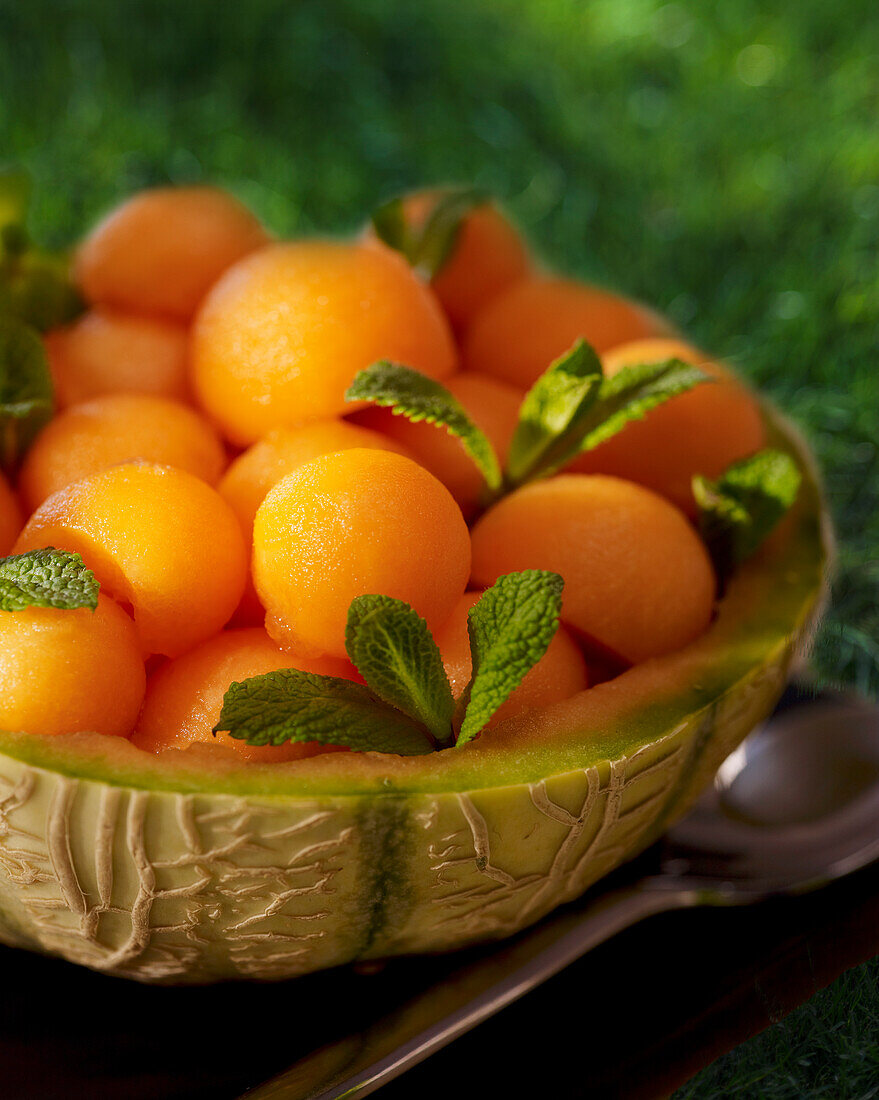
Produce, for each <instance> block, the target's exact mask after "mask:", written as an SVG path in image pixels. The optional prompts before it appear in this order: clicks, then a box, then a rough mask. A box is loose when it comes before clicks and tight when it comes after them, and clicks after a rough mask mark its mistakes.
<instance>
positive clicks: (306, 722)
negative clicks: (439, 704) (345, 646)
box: [214, 668, 434, 756]
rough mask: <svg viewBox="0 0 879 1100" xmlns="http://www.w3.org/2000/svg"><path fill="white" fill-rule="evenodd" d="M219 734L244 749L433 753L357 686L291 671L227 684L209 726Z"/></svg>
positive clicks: (411, 727) (413, 729) (408, 725)
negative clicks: (300, 746) (291, 745)
mask: <svg viewBox="0 0 879 1100" xmlns="http://www.w3.org/2000/svg"><path fill="white" fill-rule="evenodd" d="M219 730H228V731H229V733H230V735H231V736H232V737H235V738H237V739H238V740H239V741H246V742H247V743H248V745H283V744H284V743H285V742H287V741H317V742H318V743H319V744H321V745H344V746H346V747H347V748H349V749H354V750H355V751H357V752H390V753H396V754H397V755H398V756H418V755H420V754H422V753H428V752H433V748H434V746H433V742H432V741H431V739H430V738H429V737H428V735H427V734H426V733H425V732H424V730H422V729H420V728H419V727H418V726H417V725H415V723H414V722H412V721H410V719H408V718H407V717H406V716H405V715H403V714H401V713H400V712H399V711H398V710H395V709H394V708H393V707H389V706H387V704H385V703H383V702H382V701H381V700H380V699H376V697H375V696H374V695H373V694H372V692H371V691H370V690H369V689H368V688H366V687H364V686H363V685H362V684H355V683H354V682H353V681H351V680H343V679H340V678H338V677H336V676H318V675H317V674H315V673H313V672H302V671H300V670H299V669H296V668H284V669H279V670H278V671H277V672H267V673H266V674H265V675H264V676H254V677H252V678H251V679H249V680H244V681H243V682H242V683H233V684H231V685H230V686H229V689H228V691H227V692H226V694H225V696H224V698H223V709H222V711H221V712H220V720H219V722H218V723H217V724H216V726H215V727H214V732H215V733H216V732H217V731H219Z"/></svg>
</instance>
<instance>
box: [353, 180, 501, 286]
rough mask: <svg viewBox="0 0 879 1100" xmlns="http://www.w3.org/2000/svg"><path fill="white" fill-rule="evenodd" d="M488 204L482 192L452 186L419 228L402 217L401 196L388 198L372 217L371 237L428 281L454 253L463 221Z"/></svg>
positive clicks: (440, 196)
mask: <svg viewBox="0 0 879 1100" xmlns="http://www.w3.org/2000/svg"><path fill="white" fill-rule="evenodd" d="M487 201H488V195H487V194H486V192H484V191H479V190H476V189H475V188H472V187H453V188H447V189H445V190H444V191H442V192H441V193H440V195H439V197H438V198H437V200H436V202H435V203H434V205H433V207H432V208H431V210H430V213H429V214H428V215H427V217H426V218H425V220H424V223H423V224H422V225H413V224H412V222H411V220H410V219H409V218H408V217H407V215H406V202H405V197H404V196H398V197H397V198H394V199H390V200H388V202H384V203H382V204H381V206H378V207H377V208H376V209H375V210H374V211H373V214H372V219H371V220H372V227H373V230H374V231H375V235H376V236H377V237H378V238H379V239H380V240H382V241H384V243H385V244H386V245H388V246H389V247H391V248H393V249H396V251H397V252H401V253H402V254H403V255H404V256H405V257H406V259H407V260H408V262H409V263H410V264H411V265H412V267H413V268H415V270H416V271H417V272H418V274H419V275H420V276H421V277H422V278H423V279H425V280H427V281H429V280H430V279H432V278H433V277H434V276H435V275H437V274H438V273H439V272H440V271H441V270H442V268H443V266H444V264H445V263H446V261H447V260H448V258H449V257H450V256H451V254H452V252H454V250H455V244H456V242H457V240H458V234H459V233H460V232H461V226H462V225H463V222H464V219H465V218H466V217H467V215H468V214H469V213H470V211H471V210H474V209H475V208H476V207H477V206H482V205H483V204H484V203H486V202H487Z"/></svg>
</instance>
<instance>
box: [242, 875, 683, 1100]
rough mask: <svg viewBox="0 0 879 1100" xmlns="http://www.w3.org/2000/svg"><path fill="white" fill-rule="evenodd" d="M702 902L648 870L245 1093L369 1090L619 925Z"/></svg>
mask: <svg viewBox="0 0 879 1100" xmlns="http://www.w3.org/2000/svg"><path fill="white" fill-rule="evenodd" d="M702 900H703V898H702V897H701V896H700V893H699V892H698V891H694V890H689V889H687V888H686V887H683V886H682V888H681V889H675V888H672V887H671V886H670V884H669V883H668V882H667V881H665V880H660V879H659V878H656V877H653V878H647V879H643V880H641V881H639V882H636V883H635V884H634V885H632V886H628V887H625V888H621V889H618V890H615V891H613V892H612V893H609V894H605V895H602V896H601V897H600V898H597V899H596V900H595V901H594V902H592V903H591V904H590V905H589V906H588V907H587V908H585V909H583V908H580V909H578V910H571V911H563V912H561V913H560V914H558V915H557V916H556V917H554V918H552V919H550V920H549V921H543V922H541V923H540V924H539V925H537V926H536V927H535V928H533V929H532V930H531V931H529V932H525V933H523V934H521V935H520V936H518V937H517V938H516V939H514V940H513V941H512V942H508V943H505V944H504V945H503V946H500V947H498V948H496V949H495V950H493V951H492V952H491V953H490V954H487V955H483V957H482V958H480V959H479V960H478V961H477V962H475V963H471V964H470V965H467V966H464V967H459V968H458V969H457V970H454V971H452V972H451V973H450V974H449V976H448V977H447V978H445V979H443V980H442V981H441V982H438V983H436V984H435V985H432V986H430V987H429V988H428V989H426V990H424V991H423V992H422V993H419V994H418V995H417V996H416V997H414V998H413V999H412V1000H410V1001H408V1002H407V1003H406V1004H404V1005H403V1006H402V1007H401V1008H399V1009H396V1010H395V1011H394V1012H392V1013H390V1014H389V1015H387V1016H385V1017H384V1018H383V1019H380V1020H377V1021H376V1022H375V1023H374V1024H372V1025H371V1026H370V1027H369V1028H367V1029H366V1030H365V1031H363V1032H360V1033H358V1034H355V1035H350V1036H347V1037H346V1038H344V1039H341V1040H338V1041H336V1042H334V1043H331V1044H330V1045H328V1046H325V1047H322V1048H320V1049H319V1050H317V1051H314V1052H313V1053H312V1054H309V1055H307V1056H306V1057H305V1058H303V1059H302V1060H301V1061H299V1062H297V1063H296V1064H295V1065H294V1066H292V1067H291V1068H290V1069H288V1070H285V1071H284V1072H283V1073H281V1074H280V1075H279V1076H278V1077H275V1078H274V1079H273V1080H271V1081H268V1082H267V1083H266V1084H264V1085H260V1086H258V1087H257V1088H256V1089H253V1090H251V1091H249V1092H248V1093H247V1094H246V1097H247V1100H334V1098H338V1097H342V1096H344V1097H345V1098H346V1100H348V1098H350V1097H358V1098H359V1097H363V1096H368V1095H369V1094H370V1093H372V1092H374V1091H375V1090H376V1089H378V1088H380V1087H381V1086H382V1085H384V1084H387V1082H388V1081H391V1080H392V1079H393V1078H395V1077H397V1076H399V1075H400V1074H401V1073H403V1072H404V1071H405V1070H406V1069H409V1068H410V1067H411V1066H414V1065H416V1064H417V1063H418V1062H421V1061H423V1060H424V1059H425V1058H427V1057H428V1056H429V1055H430V1054H432V1053H433V1052H434V1051H437V1050H440V1049H441V1048H442V1047H444V1046H446V1045H447V1044H448V1043H450V1042H451V1041H452V1040H453V1039H455V1038H457V1037H458V1036H459V1035H462V1034H463V1033H464V1032H466V1031H469V1030H471V1028H474V1027H476V1025H477V1024H480V1023H482V1021H483V1020H486V1019H488V1017H489V1016H493V1015H494V1014H495V1013H496V1012H499V1011H500V1010H501V1009H502V1008H504V1007H505V1006H506V1005H508V1004H510V1003H512V1002H513V1001H515V1000H517V999H518V998H519V997H521V996H523V995H524V994H525V993H527V992H528V991H529V990H531V989H533V988H534V987H535V986H537V985H540V983H541V982H544V981H546V980H547V979H548V978H551V977H552V976H553V975H554V974H557V973H558V972H559V971H560V970H562V969H563V968H564V967H565V966H567V965H568V964H569V963H571V962H573V961H574V960H575V959H578V958H580V957H581V956H582V955H584V954H586V952H587V951H590V950H591V949H592V948H593V947H596V946H597V945H598V944H600V943H602V942H604V941H605V940H607V939H610V938H611V937H612V936H615V935H616V934H617V933H618V932H621V931H622V930H623V929H625V928H629V927H630V926H631V925H633V924H637V923H638V921H641V920H644V919H645V918H646V917H649V916H652V915H653V914H655V913H661V912H666V911H669V910H672V909H681V908H688V907H690V906H692V905H698V904H700V903H701V901H702Z"/></svg>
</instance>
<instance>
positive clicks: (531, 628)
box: [457, 569, 565, 745]
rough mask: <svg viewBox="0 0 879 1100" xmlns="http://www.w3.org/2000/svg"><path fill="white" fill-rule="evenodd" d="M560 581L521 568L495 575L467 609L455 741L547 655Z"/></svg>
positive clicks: (468, 734) (470, 734) (467, 735)
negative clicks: (468, 666)
mask: <svg viewBox="0 0 879 1100" xmlns="http://www.w3.org/2000/svg"><path fill="white" fill-rule="evenodd" d="M564 583H565V582H564V581H563V580H562V578H561V577H560V576H559V575H558V573H549V572H547V571H545V570H542V569H526V570H524V571H523V572H521V573H507V574H506V575H505V576H502V577H499V578H498V579H497V580H496V581H495V583H494V584H493V585H492V586H491V588H489V589H487V591H485V592H483V594H482V596H481V597H480V599H479V601H478V602H477V603H475V604H474V605H473V607H471V608H470V614H469V615H468V617H467V628H468V630H469V633H470V652H471V655H472V659H473V673H472V676H471V678H470V683H469V685H468V686H467V688H466V689H465V691H464V694H463V696H462V699H461V703H460V704H459V706H461V707H462V708H464V721H463V723H462V724H461V730H460V732H459V734H458V740H457V744H458V745H463V744H466V743H467V742H468V741H471V740H472V739H473V738H474V737H475V736H476V735H477V734H478V733H479V731H480V730H482V729H483V728H484V727H485V725H486V723H487V722H488V721H489V720H490V719H491V716H492V715H493V714H494V712H495V711H496V710H497V709H498V707H500V706H501V705H502V704H503V703H505V702H506V701H507V699H508V698H509V697H510V695H511V694H512V693H513V692H514V691H515V690H516V688H517V687H518V686H519V684H520V683H521V682H522V680H523V679H524V677H525V675H526V674H527V673H528V672H529V671H530V670H531V669H532V668H533V667H534V665H536V664H537V662H538V661H539V660H540V659H541V657H542V656H543V655H544V653H546V650H547V647H548V646H549V643H550V642H551V641H552V639H553V636H554V635H555V632H556V630H557V629H558V625H559V614H560V612H561V608H562V589H563V588H564Z"/></svg>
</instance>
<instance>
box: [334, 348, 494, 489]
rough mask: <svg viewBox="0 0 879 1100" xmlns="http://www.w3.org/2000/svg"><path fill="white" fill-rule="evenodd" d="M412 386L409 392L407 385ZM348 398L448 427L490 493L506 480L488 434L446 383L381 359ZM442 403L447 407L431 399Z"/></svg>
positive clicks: (358, 378) (361, 377)
mask: <svg viewBox="0 0 879 1100" xmlns="http://www.w3.org/2000/svg"><path fill="white" fill-rule="evenodd" d="M406 386H409V387H410V388H409V389H408V391H407V390H406V389H405V388H404V387H406ZM345 400H346V401H367V402H370V403H371V404H373V405H378V406H380V407H381V408H390V409H391V411H392V413H393V415H394V416H405V417H406V419H407V420H410V421H411V422H412V423H413V424H418V423H420V422H421V421H425V422H426V423H428V424H435V425H437V426H438V427H442V428H445V430H446V431H447V432H448V433H449V435H452V436H454V437H455V438H456V439H459V440H460V441H461V445H462V446H463V448H464V450H465V451H466V453H467V454H468V455H469V456H470V458H471V459H472V460H473V462H474V463H475V465H476V467H477V468H478V470H479V472H480V473H481V474H482V477H483V479H484V481H485V483H486V486H487V487H488V489H489V491H490V492H497V491H499V490H500V488H501V485H502V483H503V474H502V472H501V465H500V461H499V460H498V457H497V454H496V453H495V450H494V447H492V445H491V443H490V442H489V439H488V437H487V436H486V435H485V433H484V432H483V431H482V429H481V428H479V427H477V425H476V424H474V422H473V421H472V420H471V419H470V417H469V415H468V414H467V410H466V409H465V408H464V406H463V405H462V404H461V402H460V401H458V399H457V398H456V397H455V396H454V394H452V393H450V392H449V391H448V390H447V389H446V388H445V386H443V385H442V384H441V383H440V382H437V381H436V379H435V378H430V377H429V376H428V375H426V374H422V373H421V372H420V371H417V370H414V369H413V368H412V367H407V366H405V365H404V364H402V363H393V362H391V361H390V360H388V359H379V360H378V361H377V362H375V363H372V364H370V366H368V367H366V368H365V369H364V370H362V371H360V372H359V373H358V374H357V375H356V376H355V378H354V381H353V382H352V383H351V385H350V386H349V387H348V389H347V391H346V392H345ZM437 401H438V402H440V403H443V404H444V405H445V408H442V407H437V405H436V404H431V402H437Z"/></svg>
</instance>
